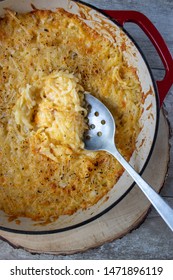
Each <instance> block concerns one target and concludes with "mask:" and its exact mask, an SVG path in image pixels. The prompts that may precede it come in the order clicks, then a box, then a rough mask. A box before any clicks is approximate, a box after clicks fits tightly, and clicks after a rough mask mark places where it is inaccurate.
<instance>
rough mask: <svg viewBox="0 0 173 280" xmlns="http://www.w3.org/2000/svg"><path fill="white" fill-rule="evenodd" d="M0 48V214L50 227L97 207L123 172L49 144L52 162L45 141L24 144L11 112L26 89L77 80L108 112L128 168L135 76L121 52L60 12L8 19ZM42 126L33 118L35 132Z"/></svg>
mask: <svg viewBox="0 0 173 280" xmlns="http://www.w3.org/2000/svg"><path fill="white" fill-rule="evenodd" d="M7 13H8V12H7ZM0 43H1V50H0V63H1V64H0V81H1V84H0V110H1V112H0V114H1V122H0V152H1V165H0V184H1V185H0V209H2V210H4V211H5V212H6V213H7V214H9V215H11V216H12V217H18V216H27V217H31V218H32V219H34V220H44V221H51V220H53V219H56V218H57V217H58V216H60V215H65V214H67V215H71V214H73V213H74V212H75V211H77V210H78V209H86V208H87V207H90V206H91V205H93V204H95V203H97V202H98V201H99V200H100V199H101V198H102V197H104V196H105V195H106V194H107V193H108V192H109V190H110V189H111V188H112V187H113V185H114V184H115V183H116V181H117V180H118V178H119V177H120V175H121V174H122V172H123V169H122V167H121V166H120V164H119V163H118V162H117V161H116V160H115V159H114V158H113V157H112V156H111V155H109V154H107V153H105V152H97V153H87V152H85V151H83V150H81V151H74V150H73V148H71V147H70V146H69V145H67V144H66V145H63V144H62V143H57V142H54V141H53V140H51V141H50V143H49V144H51V145H56V146H57V150H56V151H55V149H53V148H52V147H53V146H50V147H51V148H50V150H49V151H50V153H51V154H52V158H53V156H54V159H55V158H56V159H57V161H55V160H54V159H51V158H50V157H49V156H47V155H46V153H45V154H43V153H41V148H40V147H42V146H41V145H42V144H41V143H45V139H43V138H44V135H43V134H42V133H41V134H39V133H38V132H37V135H36V134H35V131H34V132H33V135H32V136H31V135H29V136H28V137H24V139H23V138H22V139H20V138H19V134H20V133H19V132H20V129H21V127H19V126H16V130H14V126H13V124H14V120H15V118H14V112H15V111H14V108H15V106H16V103H17V101H18V100H19V99H20V97H21V95H22V93H23V92H24V91H25V90H26V88H27V85H35V87H36V85H37V84H38V81H40V80H41V78H43V77H48V76H49V75H51V73H54V71H57V70H58V71H59V70H63V71H68V72H69V73H73V74H74V75H75V76H76V77H77V78H78V79H79V84H80V85H81V86H82V87H83V88H84V90H86V91H90V92H92V93H93V94H94V95H95V96H96V97H98V98H99V99H100V100H102V101H103V102H104V103H105V105H107V106H108V108H109V109H110V110H111V112H112V114H113V116H114V118H115V119H116V126H117V134H116V145H117V147H118V149H119V150H120V152H121V153H122V154H123V156H124V157H125V158H126V159H127V160H129V159H130V156H131V154H132V153H133V151H134V149H135V141H136V138H137V135H138V134H139V131H140V125H139V118H140V115H141V107H140V104H141V101H142V92H141V87H140V84H139V81H138V78H137V75H136V70H135V69H133V68H132V67H128V66H127V64H126V63H125V61H124V59H123V54H122V52H121V50H119V48H118V47H116V46H113V45H112V43H111V42H109V41H108V40H107V39H105V38H104V37H103V36H101V35H100V34H98V33H97V32H96V31H95V30H93V29H91V28H90V27H89V26H87V25H86V24H85V23H84V22H82V21H81V20H80V19H79V18H78V17H77V16H76V15H72V14H70V13H68V12H65V11H64V10H63V9H58V11H57V12H56V13H54V12H51V11H41V10H34V11H32V12H31V13H28V14H25V15H24V14H14V17H13V16H12V15H10V14H9V13H8V14H7V16H6V17H5V18H4V19H1V21H0ZM122 48H123V50H124V49H125V46H124V45H123V46H122ZM36 88H37V87H36ZM35 92H37V89H36V91H35ZM35 110H37V106H36V108H35ZM34 116H35V117H34ZM9 120H10V122H11V123H10V122H9ZM39 120H40V119H39V117H38V115H33V121H34V122H35V125H36V127H37V126H38V123H39ZM31 130H32V128H31ZM36 136H37V137H36ZM51 149H52V150H51Z"/></svg>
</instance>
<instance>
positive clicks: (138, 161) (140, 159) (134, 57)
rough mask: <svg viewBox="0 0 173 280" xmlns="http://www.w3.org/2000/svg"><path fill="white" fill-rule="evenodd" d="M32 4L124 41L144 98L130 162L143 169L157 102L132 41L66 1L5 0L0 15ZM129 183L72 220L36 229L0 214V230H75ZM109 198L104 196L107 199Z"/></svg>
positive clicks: (34, 225) (114, 199)
mask: <svg viewBox="0 0 173 280" xmlns="http://www.w3.org/2000/svg"><path fill="white" fill-rule="evenodd" d="M31 3H32V4H33V5H34V6H35V7H36V8H38V9H51V10H55V9H56V8H59V7H61V8H64V9H65V10H68V11H69V12H71V13H75V14H78V15H80V11H81V10H82V12H83V13H85V16H86V19H85V20H84V19H83V20H84V21H85V22H86V23H87V24H88V25H89V26H91V27H92V28H94V29H95V30H97V31H98V32H100V33H101V34H103V35H104V36H106V37H107V38H108V39H109V40H111V41H112V42H113V43H115V41H114V36H115V35H116V38H119V39H118V40H117V41H116V44H118V45H119V44H121V42H122V40H125V43H126V51H124V57H125V58H126V60H127V61H128V63H129V65H132V66H135V67H136V68H137V74H138V76H139V79H140V82H141V86H142V90H143V92H144V94H146V96H147V97H146V99H145V103H144V104H143V105H142V106H143V109H144V110H143V114H142V117H141V125H142V130H141V133H140V135H139V137H138V141H137V146H136V151H135V152H134V154H133V156H132V158H131V161H130V162H131V164H132V165H133V166H134V167H135V169H136V170H137V171H138V172H140V171H141V170H142V168H143V166H144V165H145V163H146V160H147V158H148V156H149V153H150V151H151V147H152V143H153V139H154V137H155V130H156V123H157V104H156V103H157V102H156V96H155V93H154V88H153V82H152V79H151V76H150V73H149V71H148V68H147V66H146V63H145V61H144V59H143V57H142V56H141V54H140V52H139V51H138V49H137V48H136V46H135V45H134V44H133V43H132V41H131V39H129V37H128V36H127V35H126V34H125V33H124V32H123V31H122V29H121V28H120V27H119V26H117V25H116V24H115V23H113V22H112V21H111V20H109V19H108V18H107V17H105V16H103V15H102V14H100V13H99V12H97V11H96V10H94V9H91V8H88V7H87V6H84V5H81V4H78V3H77V2H73V1H68V0H51V1H47V0H32V1H31V2H30V1H29V0H15V1H14V0H6V1H4V2H0V15H1V16H3V14H4V8H10V9H12V10H15V11H18V12H28V11H31V10H32V8H31ZM105 27H106V28H105ZM108 27H109V29H108ZM108 30H109V31H108ZM149 90H151V94H148V95H147V92H148V91H149ZM142 143H143V144H142ZM132 183H133V180H132V179H131V178H130V176H129V175H128V174H127V173H126V172H124V174H123V175H122V176H121V178H120V179H119V181H118V183H117V184H116V185H115V186H114V188H113V189H112V190H111V191H110V192H109V194H108V195H109V199H107V200H106V199H105V198H103V199H102V200H100V201H99V202H98V203H97V204H96V205H94V206H93V207H91V208H89V209H87V210H85V211H78V212H77V213H75V214H74V215H72V216H62V217H60V218H59V219H58V220H57V221H56V222H53V223H50V224H47V225H39V224H37V223H35V222H33V221H32V220H30V219H28V218H20V221H21V223H20V224H16V223H15V221H13V222H9V221H8V217H7V215H6V214H4V213H3V212H2V211H0V227H2V228H5V229H9V230H17V231H27V232H41V231H42V232H47V233H49V232H50V231H56V230H63V229H65V228H68V227H73V226H77V225H79V224H81V223H83V222H84V223H85V222H86V221H88V220H90V219H91V218H94V217H96V216H97V215H99V214H100V213H102V212H103V211H104V210H105V209H107V208H108V207H110V206H111V205H112V204H113V203H115V202H117V201H118V200H119V199H120V198H121V197H122V196H123V195H124V194H125V193H126V192H127V190H128V189H129V188H130V186H131V185H132ZM108 195H106V197H107V196H108Z"/></svg>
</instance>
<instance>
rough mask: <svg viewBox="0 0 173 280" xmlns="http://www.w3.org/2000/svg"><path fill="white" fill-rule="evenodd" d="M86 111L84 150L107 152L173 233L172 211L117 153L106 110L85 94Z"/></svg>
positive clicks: (101, 104)
mask: <svg viewBox="0 0 173 280" xmlns="http://www.w3.org/2000/svg"><path fill="white" fill-rule="evenodd" d="M85 100H86V103H87V106H88V108H89V110H88V115H87V117H88V120H89V122H88V125H89V128H90V129H88V131H87V132H86V133H85V137H84V143H85V149H87V150H90V151H91V150H92V151H98V150H102V151H107V152H109V153H110V154H112V155H113V156H114V157H115V158H116V159H117V160H118V161H119V162H120V164H121V165H122V166H123V167H124V168H125V170H126V171H127V172H128V173H129V175H131V177H132V178H133V179H134V181H135V182H136V184H137V185H138V186H139V187H140V189H141V190H142V191H143V193H144V194H145V195H146V196H147V198H148V199H149V200H150V202H151V203H152V205H153V206H154V207H155V209H156V210H157V212H158V213H159V214H160V216H161V217H162V218H163V220H164V221H165V222H166V224H167V225H168V226H169V227H170V229H171V230H172V231H173V209H172V208H171V207H170V206H169V205H168V204H167V203H166V202H165V201H164V200H163V199H162V198H161V196H160V195H159V194H157V192H156V191H155V190H153V188H152V187H151V186H150V185H148V184H147V183H146V182H145V181H144V180H143V179H142V177H141V176H140V175H139V174H138V173H137V172H136V171H135V170H134V169H133V167H132V166H131V165H130V164H129V163H128V162H127V161H126V160H125V159H124V158H123V156H122V155H121V154H120V153H119V152H118V150H117V148H116V146H115V142H114V136H115V131H116V127H115V121H114V119H113V117H112V115H111V113H110V111H109V110H108V108H107V107H106V106H105V105H104V104H103V103H102V102H101V101H99V100H98V99H97V98H95V97H94V96H92V95H91V94H89V93H85Z"/></svg>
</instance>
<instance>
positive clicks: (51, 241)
mask: <svg viewBox="0 0 173 280" xmlns="http://www.w3.org/2000/svg"><path fill="white" fill-rule="evenodd" d="M168 162H169V127H168V123H167V120H166V117H165V116H164V113H163V111H161V118H160V124H159V131H158V136H157V141H156V145H155V148H154V151H153V154H152V157H151V159H150V161H149V163H148V165H147V167H146V169H145V172H144V173H143V178H144V179H145V180H146V181H147V182H148V183H150V184H151V185H152V186H153V187H154V189H155V190H156V191H158V192H159V191H160V189H161V188H162V186H163V184H164V180H165V176H166V173H167V167H168ZM149 208H150V203H149V201H148V199H147V198H146V197H145V196H144V195H143V193H142V192H141V191H140V189H139V188H138V187H137V186H135V187H134V188H133V189H132V190H131V191H130V192H129V193H128V194H127V196H126V197H125V198H124V199H122V201H121V202H120V203H118V204H117V205H116V206H115V207H114V208H113V209H111V210H110V211H109V212H107V213H106V214H105V215H103V216H101V217H100V218H98V219H97V220H95V221H93V222H91V223H89V224H87V225H85V226H82V227H80V228H78V229H73V230H69V231H65V232H61V233H53V234H47V235H40V234H39V235H26V234H16V233H10V232H6V231H0V236H1V238H2V239H4V240H6V241H7V242H9V243H10V244H12V245H13V246H14V247H17V248H24V249H25V250H27V251H30V252H34V253H50V254H57V255H58V254H73V253H77V252H83V251H85V250H87V249H90V248H94V247H98V246H100V245H102V244H104V243H105V242H110V241H112V240H115V239H118V238H120V237H122V236H124V235H125V234H127V233H129V232H130V231H132V230H133V229H135V228H136V227H137V226H139V225H140V224H141V222H142V221H144V218H145V217H146V215H147V213H148V210H149Z"/></svg>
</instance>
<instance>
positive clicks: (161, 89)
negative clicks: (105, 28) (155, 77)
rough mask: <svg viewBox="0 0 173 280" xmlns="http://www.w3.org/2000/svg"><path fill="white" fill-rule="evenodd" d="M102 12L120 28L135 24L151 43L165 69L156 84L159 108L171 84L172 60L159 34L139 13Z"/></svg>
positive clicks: (172, 73) (172, 75)
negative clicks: (125, 24) (161, 77)
mask: <svg viewBox="0 0 173 280" xmlns="http://www.w3.org/2000/svg"><path fill="white" fill-rule="evenodd" d="M104 12H105V13H106V14H107V15H108V16H110V17H111V18H113V19H115V20H116V21H117V22H118V23H119V24H120V25H122V26H123V25H124V23H125V22H133V23H136V24H137V25H138V26H139V27H140V28H141V29H142V30H143V31H144V32H145V34H146V35H147V36H148V38H149V39H150V40H151V42H152V43H153V45H154V47H155V48H156V50H157V52H158V54H159V56H160V58H161V60H162V62H163V65H164V67H165V76H164V78H163V80H161V81H157V82H156V83H157V87H158V93H159V98H160V106H161V105H162V103H163V100H164V98H165V96H166V94H167V93H168V91H169V89H170V88H171V86H172V84H173V58H172V56H171V54H170V52H169V49H168V47H167V46H166V43H165V41H164V39H163V38H162V36H161V34H160V33H159V31H158V30H157V29H156V27H155V26H154V25H153V24H152V22H151V21H150V20H149V19H148V18H147V17H146V16H145V15H144V14H142V13H140V12H137V11H111V10H104Z"/></svg>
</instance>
